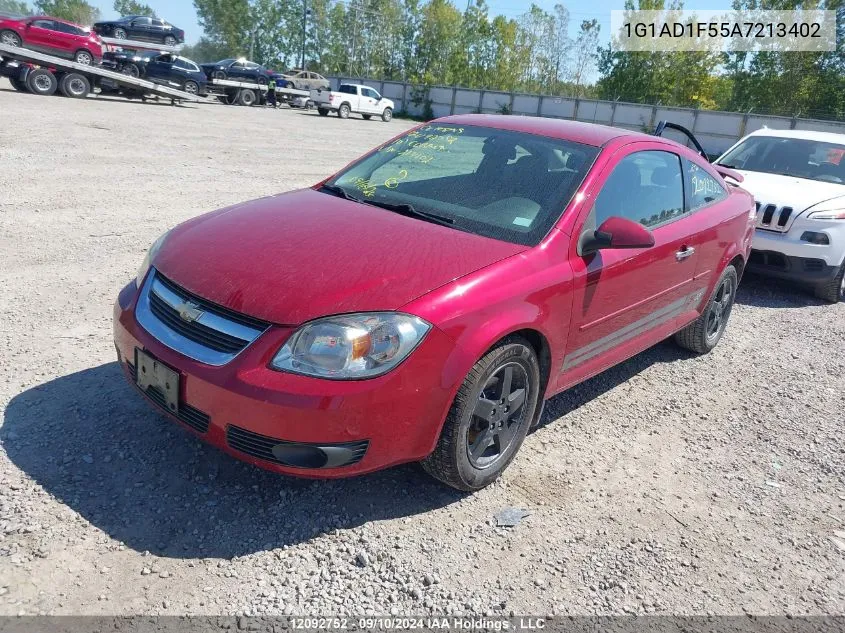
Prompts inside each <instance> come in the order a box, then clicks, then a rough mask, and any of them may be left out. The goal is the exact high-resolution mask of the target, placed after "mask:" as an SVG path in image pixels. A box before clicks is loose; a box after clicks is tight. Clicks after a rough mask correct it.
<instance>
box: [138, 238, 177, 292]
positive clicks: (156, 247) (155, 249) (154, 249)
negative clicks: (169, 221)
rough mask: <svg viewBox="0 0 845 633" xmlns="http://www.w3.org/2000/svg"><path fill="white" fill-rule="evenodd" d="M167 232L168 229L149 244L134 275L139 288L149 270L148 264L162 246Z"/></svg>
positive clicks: (149, 264) (150, 263)
mask: <svg viewBox="0 0 845 633" xmlns="http://www.w3.org/2000/svg"><path fill="white" fill-rule="evenodd" d="M169 234H170V231H168V232H167V233H165V234H164V235H162V236H161V237H159V238H158V239H157V240H156V241H155V242H153V245H152V246H150V250H148V251H147V254H146V256H145V257H144V261H143V263H142V264H141V267H140V268H139V269H138V274H137V275H136V276H135V282H136V283H137V284H138V287H139V288H140V287H141V284H142V283H144V277H146V276H147V273H148V272H149V271H150V266H151V265H152V263H153V259H155V256H156V253H158V252H159V251H160V250H161V247H162V246H164V241H165V240H166V239H167V236H168V235H169Z"/></svg>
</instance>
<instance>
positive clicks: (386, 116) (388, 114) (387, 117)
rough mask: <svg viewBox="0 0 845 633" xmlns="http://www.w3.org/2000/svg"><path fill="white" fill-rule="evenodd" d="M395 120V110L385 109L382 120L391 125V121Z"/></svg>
mask: <svg viewBox="0 0 845 633" xmlns="http://www.w3.org/2000/svg"><path fill="white" fill-rule="evenodd" d="M392 118H393V110H391V109H390V108H385V109H384V112H382V113H381V120H382V121H384V122H385V123H390V120H391V119H392Z"/></svg>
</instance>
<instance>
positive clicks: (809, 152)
mask: <svg viewBox="0 0 845 633" xmlns="http://www.w3.org/2000/svg"><path fill="white" fill-rule="evenodd" d="M716 163H717V164H719V165H723V166H725V167H730V168H731V169H734V170H736V171H738V172H740V173H741V174H742V176H743V177H744V178H745V180H744V181H743V183H742V187H743V188H744V189H747V190H748V191H749V192H751V194H753V195H754V198H755V199H756V201H757V230H756V231H755V233H754V243H753V250H752V252H751V258H750V259H749V261H748V270H753V271H755V272H759V273H762V274H765V275H771V276H773V277H780V278H783V279H790V280H793V281H798V282H802V283H805V284H808V285H810V286H812V287H813V288H814V289H815V292H816V295H817V296H818V297H820V298H822V299H825V300H826V301H830V302H832V303H836V302H838V301H840V300H842V299H843V297H845V134H833V133H829V132H811V131H803V130H770V129H762V130H757V131H756V132H753V133H752V134H749V135H748V136H746V137H745V138H743V139H741V140H740V141H739V142H738V143H737V144H736V145H734V146H733V147H731V148H730V149H729V150H728V151H727V152H725V153H724V154H723V155H722V156H721V157H720V158H719V159H718V160H717V161H716Z"/></svg>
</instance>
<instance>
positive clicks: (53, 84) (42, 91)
mask: <svg viewBox="0 0 845 633" xmlns="http://www.w3.org/2000/svg"><path fill="white" fill-rule="evenodd" d="M58 86H59V82H58V81H57V80H56V76H55V75H54V74H53V73H51V72H50V71H49V70H46V69H44V68H36V69H35V70H33V71H32V72H30V73H29V75H27V77H26V87H27V88H29V91H30V92H31V93H33V94H37V95H42V96H45V97H49V96H51V95H54V94H56V88H58Z"/></svg>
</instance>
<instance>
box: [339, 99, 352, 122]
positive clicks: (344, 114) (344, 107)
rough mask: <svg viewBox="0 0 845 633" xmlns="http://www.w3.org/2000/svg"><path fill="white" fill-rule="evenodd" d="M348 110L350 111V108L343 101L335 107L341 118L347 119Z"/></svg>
mask: <svg viewBox="0 0 845 633" xmlns="http://www.w3.org/2000/svg"><path fill="white" fill-rule="evenodd" d="M350 112H352V109H351V108H350V107H349V104H348V103H344V104H342V105H341V106H340V107H339V108H338V109H337V116H339V117H340V118H341V119H348V118H349V113H350Z"/></svg>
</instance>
